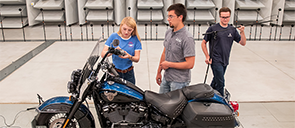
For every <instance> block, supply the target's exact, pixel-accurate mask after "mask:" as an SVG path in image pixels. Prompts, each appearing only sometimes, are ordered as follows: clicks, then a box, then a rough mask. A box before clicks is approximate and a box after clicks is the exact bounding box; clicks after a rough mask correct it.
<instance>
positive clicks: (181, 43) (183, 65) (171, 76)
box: [156, 4, 195, 93]
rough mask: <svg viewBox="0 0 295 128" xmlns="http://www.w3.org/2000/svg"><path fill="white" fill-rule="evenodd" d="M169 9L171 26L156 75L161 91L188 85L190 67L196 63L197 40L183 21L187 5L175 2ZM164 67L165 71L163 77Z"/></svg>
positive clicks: (165, 91)
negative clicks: (195, 40)
mask: <svg viewBox="0 0 295 128" xmlns="http://www.w3.org/2000/svg"><path fill="white" fill-rule="evenodd" d="M167 11H168V22H169V25H170V27H171V28H170V29H168V30H167V31H166V34H165V41H164V50H163V53H162V56H161V60H160V64H159V67H158V72H157V76H156V81H157V84H158V85H160V91H159V93H167V92H170V91H173V90H176V89H181V88H183V87H185V86H188V85H189V83H190V81H191V72H190V69H192V68H193V67H194V63H195V42H194V39H193V36H192V34H191V33H189V32H188V31H187V30H186V27H185V26H184V23H183V22H184V20H185V18H186V14H187V10H186V8H185V6H184V5H182V4H173V5H171V6H170V7H169V8H168V9H167ZM163 69H164V70H165V73H164V78H163V79H162V75H161V71H162V70H163Z"/></svg>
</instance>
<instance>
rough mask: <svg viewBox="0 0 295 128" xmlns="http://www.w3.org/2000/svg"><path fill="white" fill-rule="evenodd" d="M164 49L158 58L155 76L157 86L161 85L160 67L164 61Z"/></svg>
mask: <svg viewBox="0 0 295 128" xmlns="http://www.w3.org/2000/svg"><path fill="white" fill-rule="evenodd" d="M165 50H166V49H165V48H164V50H163V52H162V55H161V58H160V62H159V66H158V70H157V76H156V82H157V84H158V85H161V83H162V74H161V72H162V67H161V63H162V62H163V61H165Z"/></svg>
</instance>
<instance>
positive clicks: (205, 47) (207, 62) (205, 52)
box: [201, 40, 212, 64]
mask: <svg viewBox="0 0 295 128" xmlns="http://www.w3.org/2000/svg"><path fill="white" fill-rule="evenodd" d="M206 44H207V41H205V40H203V41H202V43H201V47H202V50H203V53H204V55H205V57H206V59H205V63H206V64H211V63H212V60H211V58H210V56H209V53H208V50H207V45H206Z"/></svg>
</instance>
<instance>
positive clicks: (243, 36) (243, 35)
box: [238, 26, 246, 46]
mask: <svg viewBox="0 0 295 128" xmlns="http://www.w3.org/2000/svg"><path fill="white" fill-rule="evenodd" d="M238 29H239V30H240V35H241V40H240V42H239V44H241V45H242V46H245V45H246V36H245V32H244V29H245V27H244V26H241V27H239V28H238Z"/></svg>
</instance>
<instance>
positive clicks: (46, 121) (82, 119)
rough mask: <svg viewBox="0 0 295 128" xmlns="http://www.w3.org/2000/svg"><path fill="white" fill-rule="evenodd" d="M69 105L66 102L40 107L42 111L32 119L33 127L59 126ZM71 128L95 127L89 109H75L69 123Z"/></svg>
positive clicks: (49, 127)
mask: <svg viewBox="0 0 295 128" xmlns="http://www.w3.org/2000/svg"><path fill="white" fill-rule="evenodd" d="M70 108H71V105H68V104H53V105H49V106H47V107H46V108H44V109H42V111H43V112H42V113H38V114H37V115H36V116H35V119H34V120H33V121H32V126H33V128H36V126H46V127H47V128H61V127H62V124H63V122H64V120H65V115H66V112H65V111H64V110H70ZM48 110H50V111H52V110H54V111H56V113H46V112H44V111H48ZM69 124H70V125H71V126H70V127H71V128H95V124H94V119H93V117H92V115H91V113H90V111H89V113H85V111H84V112H83V111H82V110H80V109H79V110H77V112H76V113H75V115H74V119H72V120H71V122H70V123H69Z"/></svg>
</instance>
